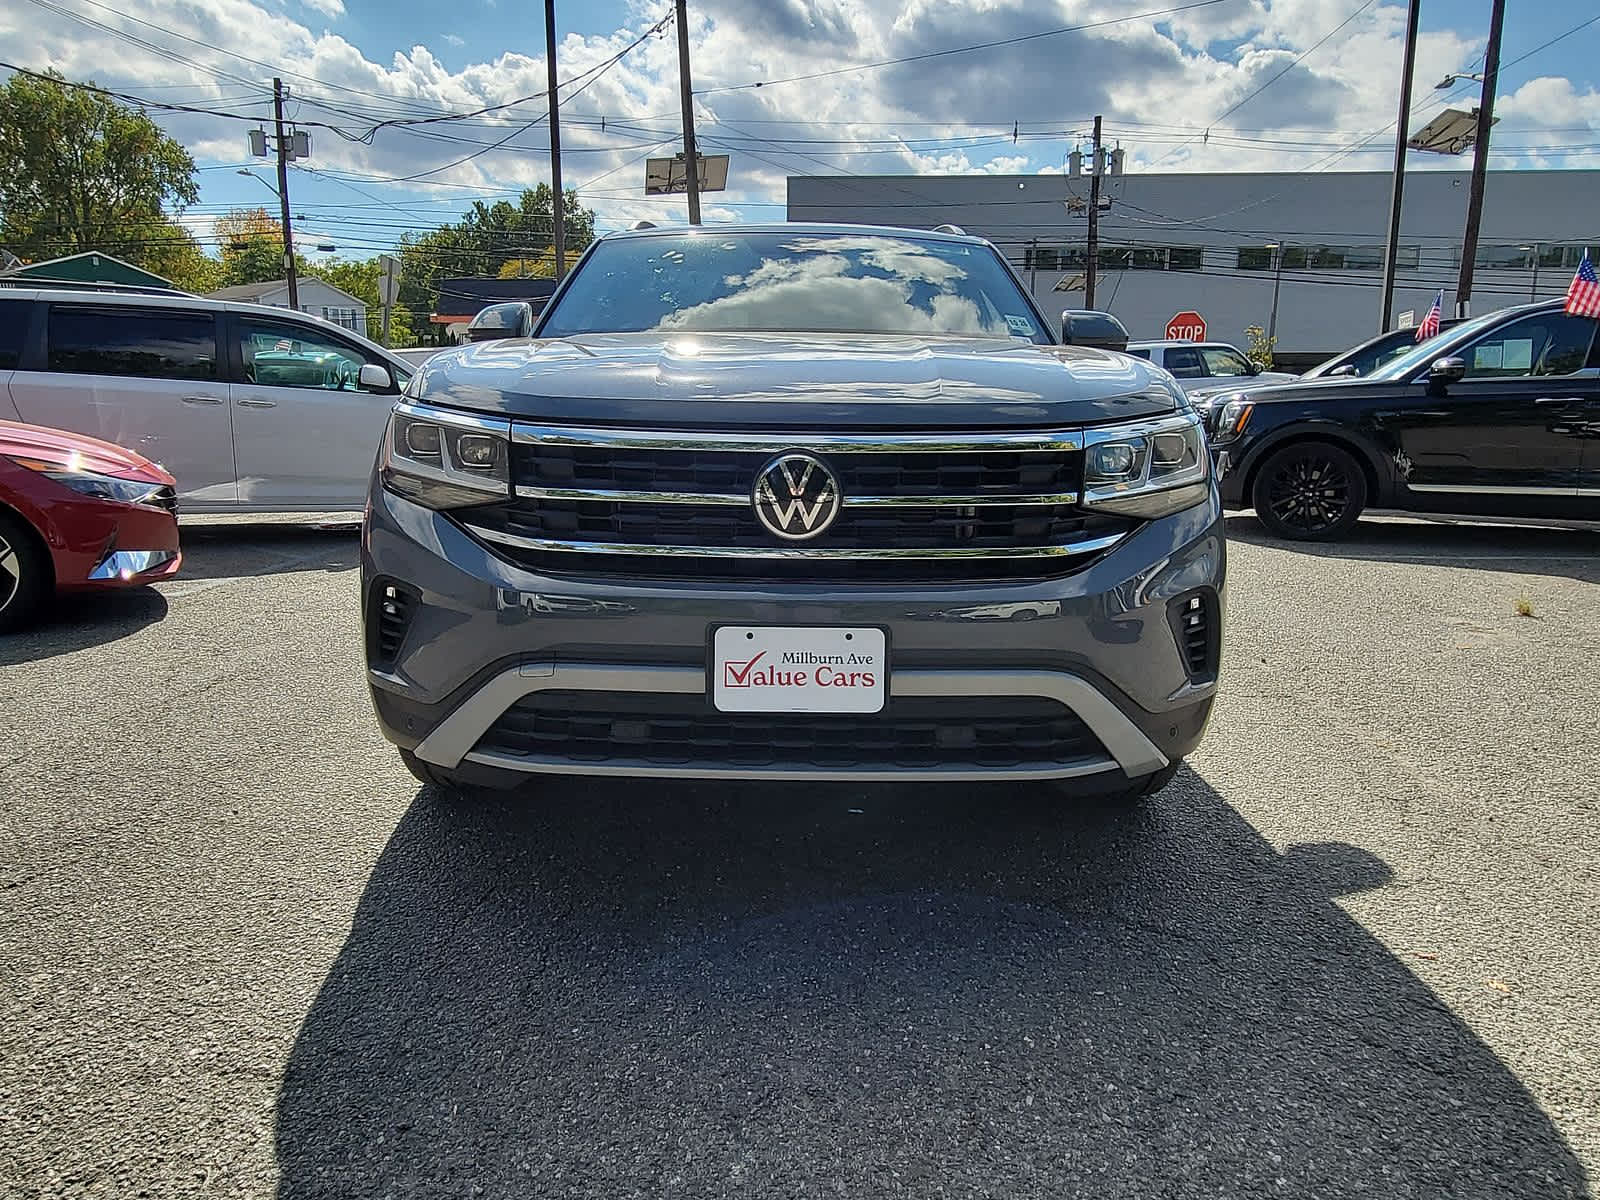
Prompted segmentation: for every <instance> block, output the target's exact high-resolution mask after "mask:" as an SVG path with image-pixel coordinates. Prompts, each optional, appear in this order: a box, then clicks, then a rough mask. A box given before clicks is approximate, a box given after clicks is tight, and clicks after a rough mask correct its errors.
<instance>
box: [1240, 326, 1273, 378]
mask: <svg viewBox="0 0 1600 1200" xmlns="http://www.w3.org/2000/svg"><path fill="white" fill-rule="evenodd" d="M1244 335H1245V337H1247V338H1249V339H1250V343H1249V345H1247V346H1246V347H1245V351H1244V353H1245V357H1246V358H1248V359H1249V360H1250V361H1251V362H1253V363H1255V365H1256V366H1258V367H1260V368H1261V369H1262V370H1263V371H1270V370H1272V359H1273V355H1274V353H1275V352H1276V351H1277V348H1278V339H1277V338H1275V337H1268V336H1267V331H1266V330H1265V329H1263V328H1261V326H1259V325H1246V326H1245V330H1244Z"/></svg>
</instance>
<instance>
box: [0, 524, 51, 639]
mask: <svg viewBox="0 0 1600 1200" xmlns="http://www.w3.org/2000/svg"><path fill="white" fill-rule="evenodd" d="M51 587H52V572H51V570H50V560H49V558H48V557H47V556H46V554H45V553H44V551H43V549H42V548H41V547H40V545H39V539H38V538H37V537H36V536H35V535H34V532H33V530H32V529H30V528H29V527H28V526H27V525H24V524H23V523H22V521H21V520H20V519H19V518H18V517H15V516H13V515H12V514H11V513H9V512H6V511H0V633H9V632H10V631H11V630H13V629H19V628H21V627H22V626H23V625H26V624H27V623H28V622H29V621H31V620H33V618H34V616H35V614H36V613H37V612H38V611H39V607H40V605H42V604H43V603H44V598H45V596H46V594H47V593H48V592H49V591H50V589H51Z"/></svg>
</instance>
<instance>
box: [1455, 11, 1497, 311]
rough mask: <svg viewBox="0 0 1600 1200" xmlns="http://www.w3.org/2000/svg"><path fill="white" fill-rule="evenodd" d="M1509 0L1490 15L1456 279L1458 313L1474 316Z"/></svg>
mask: <svg viewBox="0 0 1600 1200" xmlns="http://www.w3.org/2000/svg"><path fill="white" fill-rule="evenodd" d="M1505 19H1506V0H1494V7H1493V9H1492V10H1491V11H1490V14H1489V45H1488V48H1487V49H1486V50H1485V51H1484V55H1483V93H1482V96H1481V97H1480V98H1479V100H1478V132H1477V135H1476V138H1475V140H1474V141H1473V144H1472V195H1471V196H1470V197H1469V198H1468V199H1467V232H1466V236H1465V237H1463V238H1462V239H1461V275H1460V278H1459V279H1458V280H1457V282H1456V316H1458V317H1465V316H1469V315H1470V310H1471V307H1472V268H1473V267H1474V266H1475V265H1476V262H1477V258H1478V226H1479V224H1480V223H1481V222H1482V221H1483V183H1484V175H1485V173H1486V172H1487V171H1488V169H1489V127H1490V126H1491V125H1492V124H1494V91H1495V84H1496V83H1497V82H1498V76H1499V74H1500V30H1501V28H1502V26H1504V25H1505Z"/></svg>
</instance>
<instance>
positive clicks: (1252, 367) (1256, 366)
mask: <svg viewBox="0 0 1600 1200" xmlns="http://www.w3.org/2000/svg"><path fill="white" fill-rule="evenodd" d="M1245 370H1247V371H1249V372H1250V374H1252V375H1259V374H1261V364H1260V363H1258V362H1251V363H1250V364H1249V365H1248V366H1247V367H1246V368H1245Z"/></svg>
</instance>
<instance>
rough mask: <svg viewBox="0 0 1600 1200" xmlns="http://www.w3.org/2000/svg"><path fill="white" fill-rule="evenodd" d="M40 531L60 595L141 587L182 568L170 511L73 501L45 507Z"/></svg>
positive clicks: (87, 499) (173, 519)
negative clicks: (67, 592) (46, 547)
mask: <svg viewBox="0 0 1600 1200" xmlns="http://www.w3.org/2000/svg"><path fill="white" fill-rule="evenodd" d="M39 529H40V532H41V533H42V534H43V535H44V539H45V544H46V545H47V546H48V547H49V550H50V558H51V564H52V566H53V567H54V570H55V577H56V587H57V588H58V589H60V590H61V591H93V590H98V589H101V588H123V587H141V586H143V585H145V584H149V583H156V582H159V581H160V580H163V579H170V578H171V577H172V576H174V575H176V574H177V573H178V570H179V568H180V567H181V566H182V565H183V554H182V551H181V550H180V549H179V543H178V518H177V517H176V516H175V515H174V514H173V513H171V512H168V511H167V510H166V509H162V508H155V507H152V506H149V505H142V504H121V503H117V502H115V501H109V500H96V499H89V498H83V499H76V498H74V499H71V500H66V501H61V502H57V503H54V504H51V505H50V506H49V507H48V508H46V509H45V510H44V511H43V514H42V519H41V520H40V521H39Z"/></svg>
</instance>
